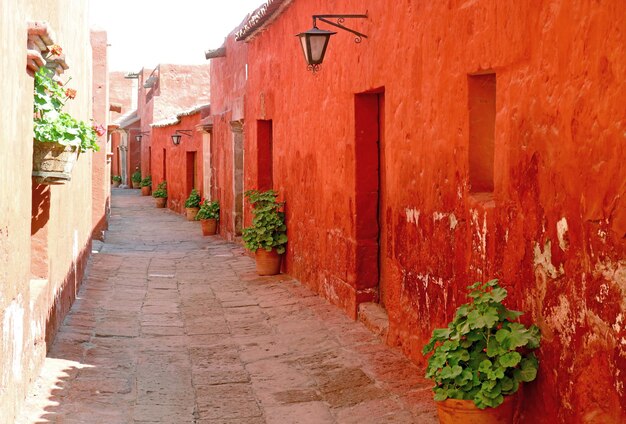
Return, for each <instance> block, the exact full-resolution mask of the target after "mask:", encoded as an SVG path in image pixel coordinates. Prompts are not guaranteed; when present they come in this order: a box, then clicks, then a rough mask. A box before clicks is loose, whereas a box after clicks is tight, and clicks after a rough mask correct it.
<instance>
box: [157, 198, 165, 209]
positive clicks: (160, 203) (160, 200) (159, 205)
mask: <svg viewBox="0 0 626 424" xmlns="http://www.w3.org/2000/svg"><path fill="white" fill-rule="evenodd" d="M155 200H156V207H157V208H164V207H165V205H166V204H167V197H155Z"/></svg>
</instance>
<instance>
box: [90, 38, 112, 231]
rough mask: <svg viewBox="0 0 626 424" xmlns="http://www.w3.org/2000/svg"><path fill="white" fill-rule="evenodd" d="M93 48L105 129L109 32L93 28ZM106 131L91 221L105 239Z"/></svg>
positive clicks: (97, 116)
mask: <svg viewBox="0 0 626 424" xmlns="http://www.w3.org/2000/svg"><path fill="white" fill-rule="evenodd" d="M91 49H92V66H93V74H92V77H93V97H94V98H95V99H98V100H99V101H95V102H93V119H94V121H95V122H96V123H98V124H100V125H102V126H103V127H104V128H107V126H108V115H109V110H108V109H109V96H108V93H109V78H108V69H107V34H106V31H95V30H92V31H91ZM107 138H108V137H107V134H106V133H105V134H104V135H102V136H100V137H98V145H99V146H100V150H99V151H98V152H94V154H93V156H92V160H93V162H92V171H91V182H92V190H93V192H92V211H91V214H92V222H93V224H94V230H93V236H94V237H95V238H97V239H100V240H102V238H103V234H104V231H105V230H106V229H107V228H108V224H107V215H108V213H109V209H110V197H111V168H110V167H109V165H108V162H107V160H108V158H107V152H108V150H109V146H107Z"/></svg>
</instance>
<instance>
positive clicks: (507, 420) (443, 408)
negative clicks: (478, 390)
mask: <svg viewBox="0 0 626 424" xmlns="http://www.w3.org/2000/svg"><path fill="white" fill-rule="evenodd" d="M516 400H517V396H516V395H515V394H514V395H509V396H505V397H504V402H503V403H502V404H501V405H500V406H498V407H497V408H485V409H479V408H477V407H476V405H475V404H474V401H471V400H459V399H446V400H444V401H442V402H435V403H436V404H437V415H439V422H440V423H441V424H458V423H463V424H512V423H513V413H514V412H515V403H516Z"/></svg>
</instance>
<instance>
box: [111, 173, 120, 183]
mask: <svg viewBox="0 0 626 424" xmlns="http://www.w3.org/2000/svg"><path fill="white" fill-rule="evenodd" d="M111 181H114V182H115V181H117V182H118V183H121V182H122V177H121V176H119V175H111Z"/></svg>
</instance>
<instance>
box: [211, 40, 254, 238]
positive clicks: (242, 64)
mask: <svg viewBox="0 0 626 424" xmlns="http://www.w3.org/2000/svg"><path fill="white" fill-rule="evenodd" d="M224 46H225V48H226V56H224V57H218V58H214V59H211V117H212V121H213V129H212V134H211V160H212V162H213V166H214V169H215V173H214V174H213V175H212V177H213V193H212V194H213V196H214V198H216V199H218V200H219V202H220V211H221V216H220V229H219V231H220V234H221V235H222V236H223V237H225V238H226V239H228V240H234V239H235V237H236V232H235V221H234V213H235V199H234V188H233V172H234V171H233V170H234V157H233V131H232V127H231V122H233V121H242V120H243V119H244V100H245V89H246V63H247V58H248V53H247V45H246V44H244V43H239V42H236V41H235V35H234V33H231V34H229V35H228V37H227V38H226V40H225V43H224ZM249 126H250V125H249V124H248V122H245V121H244V122H243V130H244V134H245V132H247V131H248V128H249ZM246 154H247V151H246ZM244 161H245V159H244ZM245 164H247V162H245V163H244V166H245ZM245 178H247V176H246V174H245V173H244V186H248V185H249V184H248V182H247V181H245Z"/></svg>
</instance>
